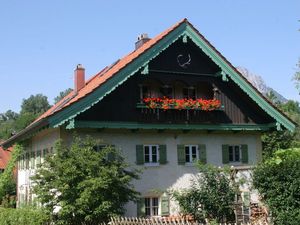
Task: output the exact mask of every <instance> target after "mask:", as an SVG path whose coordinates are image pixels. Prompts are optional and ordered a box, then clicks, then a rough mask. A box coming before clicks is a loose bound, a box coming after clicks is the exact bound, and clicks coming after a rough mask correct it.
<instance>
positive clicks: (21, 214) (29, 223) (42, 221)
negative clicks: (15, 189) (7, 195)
mask: <svg viewBox="0 0 300 225" xmlns="http://www.w3.org/2000/svg"><path fill="white" fill-rule="evenodd" d="M47 224H50V223H49V217H48V216H47V215H46V214H45V213H44V212H43V211H42V210H41V209H32V208H19V209H13V208H3V207H0V225H47Z"/></svg>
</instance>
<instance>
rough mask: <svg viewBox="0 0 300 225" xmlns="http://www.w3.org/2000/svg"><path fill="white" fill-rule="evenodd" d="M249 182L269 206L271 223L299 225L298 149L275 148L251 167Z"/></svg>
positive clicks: (299, 176)
mask: <svg viewBox="0 0 300 225" xmlns="http://www.w3.org/2000/svg"><path fill="white" fill-rule="evenodd" d="M253 185H254V187H255V188H257V189H258V191H259V193H260V195H261V198H262V200H263V201H264V202H265V203H266V204H267V205H268V207H269V208H270V210H271V212H272V216H273V219H274V222H275V224H286V225H296V224H297V225H298V224H299V221H300V149H288V150H278V151H276V152H275V154H274V156H273V157H272V158H270V159H268V160H267V161H265V162H264V163H262V164H260V165H259V166H257V168H256V169H255V170H254V173H253Z"/></svg>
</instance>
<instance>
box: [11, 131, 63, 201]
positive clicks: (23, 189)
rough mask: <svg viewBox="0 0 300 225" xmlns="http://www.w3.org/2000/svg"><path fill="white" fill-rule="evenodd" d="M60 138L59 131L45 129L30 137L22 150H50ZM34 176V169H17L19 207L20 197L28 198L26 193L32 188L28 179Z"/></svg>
mask: <svg viewBox="0 0 300 225" xmlns="http://www.w3.org/2000/svg"><path fill="white" fill-rule="evenodd" d="M59 138H60V131H59V129H47V130H43V131H41V132H39V133H38V134H37V135H35V136H34V137H32V138H31V139H30V140H29V142H28V146H27V147H26V148H25V149H24V150H25V151H31V150H34V151H37V150H42V149H45V148H48V149H50V148H51V147H53V146H54V144H55V142H56V141H57V140H58V139H59ZM34 174H35V169H20V168H19V169H18V179H17V191H18V201H17V205H20V201H23V200H22V199H21V196H22V195H23V196H24V197H25V198H28V196H25V195H28V192H30V190H31V187H32V182H31V180H30V177H31V176H33V175H34Z"/></svg>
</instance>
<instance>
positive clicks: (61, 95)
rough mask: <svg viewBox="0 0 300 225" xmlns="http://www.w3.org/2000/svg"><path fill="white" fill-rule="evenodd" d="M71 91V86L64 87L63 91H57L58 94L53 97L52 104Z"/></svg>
mask: <svg viewBox="0 0 300 225" xmlns="http://www.w3.org/2000/svg"><path fill="white" fill-rule="evenodd" d="M71 91H73V89H72V88H68V89H66V90H64V91H61V92H60V93H59V95H58V96H56V97H55V98H54V104H56V103H58V102H59V101H60V100H62V99H63V98H64V97H65V96H67V95H68V94H69V93H70V92H71Z"/></svg>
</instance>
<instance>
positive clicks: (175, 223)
mask: <svg viewBox="0 0 300 225" xmlns="http://www.w3.org/2000/svg"><path fill="white" fill-rule="evenodd" d="M109 224H110V225H269V224H268V223H265V222H257V223H243V224H241V223H239V224H237V223H231V224H229V223H211V224H209V223H198V222H193V221H189V220H187V219H184V218H176V219H175V218H168V217H166V218H164V217H162V218H158V217H157V218H155V217H154V218H149V219H146V218H128V217H120V218H111V221H110V222H109Z"/></svg>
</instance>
